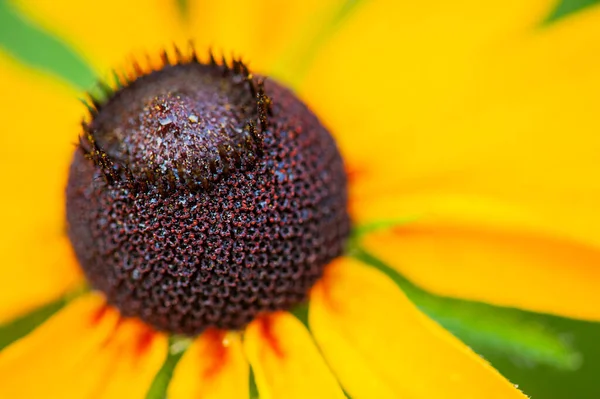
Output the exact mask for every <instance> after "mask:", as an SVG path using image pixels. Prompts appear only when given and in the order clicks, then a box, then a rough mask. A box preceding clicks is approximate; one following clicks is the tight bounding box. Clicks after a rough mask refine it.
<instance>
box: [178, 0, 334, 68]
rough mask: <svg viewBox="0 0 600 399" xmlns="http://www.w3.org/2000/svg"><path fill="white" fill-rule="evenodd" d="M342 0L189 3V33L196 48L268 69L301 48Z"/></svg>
mask: <svg viewBox="0 0 600 399" xmlns="http://www.w3.org/2000/svg"><path fill="white" fill-rule="evenodd" d="M343 3H344V2H343V1H342V0H327V1H319V0H309V1H301V2H300V1H298V2H296V1H286V2H283V1H277V0H259V1H221V2H219V1H203V0H190V1H189V15H190V24H191V29H190V32H192V34H193V39H194V43H196V44H197V47H198V48H199V49H202V48H209V47H210V48H212V49H213V50H214V52H215V53H216V54H218V55H220V54H221V52H223V53H224V54H225V55H226V57H228V58H229V56H230V55H231V54H234V55H235V56H236V57H237V56H241V57H242V58H243V60H245V61H247V62H249V64H250V66H251V67H252V69H253V70H256V71H257V72H261V73H269V74H271V73H272V72H273V68H274V67H275V65H276V64H277V63H278V62H284V61H286V60H283V59H282V58H281V57H290V58H293V55H294V53H296V52H300V51H302V50H306V49H305V48H304V47H303V45H304V44H306V42H307V41H310V39H311V38H313V37H314V36H315V35H317V34H318V32H319V30H320V29H322V25H323V24H324V23H327V21H328V20H329V19H330V18H332V16H333V15H335V13H336V12H337V11H338V9H339V7H340V6H341V5H342V4H343Z"/></svg>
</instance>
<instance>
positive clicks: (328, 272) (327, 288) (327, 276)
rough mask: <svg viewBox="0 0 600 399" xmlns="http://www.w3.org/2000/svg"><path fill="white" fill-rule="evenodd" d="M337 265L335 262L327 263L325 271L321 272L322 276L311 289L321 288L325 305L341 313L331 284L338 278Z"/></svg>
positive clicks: (341, 310) (341, 309)
mask: <svg viewBox="0 0 600 399" xmlns="http://www.w3.org/2000/svg"><path fill="white" fill-rule="evenodd" d="M338 267H339V266H337V265H336V264H335V263H334V264H330V265H328V266H327V267H326V268H325V271H324V272H323V277H321V280H320V281H319V282H317V285H315V287H314V288H313V289H320V290H322V292H323V298H324V299H325V302H326V303H327V305H329V308H330V309H331V311H332V312H334V313H343V308H342V307H341V306H340V304H339V303H338V301H337V300H336V298H335V297H334V296H333V295H332V294H333V292H332V291H333V285H334V284H335V283H336V281H335V280H336V279H337V278H338V276H337V274H338V273H339V271H338V269H337V268H338Z"/></svg>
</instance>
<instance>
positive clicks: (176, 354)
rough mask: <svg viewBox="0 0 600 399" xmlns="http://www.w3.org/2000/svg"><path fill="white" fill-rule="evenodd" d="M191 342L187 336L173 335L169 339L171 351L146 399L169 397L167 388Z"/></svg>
mask: <svg viewBox="0 0 600 399" xmlns="http://www.w3.org/2000/svg"><path fill="white" fill-rule="evenodd" d="M190 342H191V340H190V339H189V338H185V337H177V336H172V337H171V338H170V339H169V353H168V355H167V358H166V359H165V362H164V363H163V365H162V367H161V368H160V370H159V371H158V373H157V374H156V376H155V377H154V381H152V385H150V389H148V393H147V394H146V399H165V398H166V397H167V388H168V386H169V382H170V381H171V378H172V377H173V371H174V370H175V366H177V363H179V360H180V359H181V356H183V354H184V353H185V351H186V349H187V348H188V346H189V345H190Z"/></svg>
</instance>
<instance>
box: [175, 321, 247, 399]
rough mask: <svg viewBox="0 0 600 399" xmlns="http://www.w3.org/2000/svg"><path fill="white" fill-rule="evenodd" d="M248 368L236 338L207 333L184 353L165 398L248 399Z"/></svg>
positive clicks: (216, 331) (228, 333)
mask: <svg viewBox="0 0 600 399" xmlns="http://www.w3.org/2000/svg"><path fill="white" fill-rule="evenodd" d="M249 376H250V367H249V366H248V362H247V361H246V358H245V356H244V353H243V350H242V342H241V339H240V336H239V334H237V333H233V332H225V331H218V330H208V331H206V332H204V333H203V334H202V335H201V336H200V337H198V338H197V339H196V340H195V341H194V343H193V344H192V345H190V347H189V348H188V349H187V350H186V352H185V353H184V355H183V356H182V358H181V360H180V361H179V363H177V367H176V368H175V371H174V372H173V379H172V380H171V383H170V385H169V391H168V397H169V398H171V399H185V398H190V399H193V398H203V399H211V398H240V399H243V398H248V397H249V396H250V390H249V385H248V384H249V378H250V377H249Z"/></svg>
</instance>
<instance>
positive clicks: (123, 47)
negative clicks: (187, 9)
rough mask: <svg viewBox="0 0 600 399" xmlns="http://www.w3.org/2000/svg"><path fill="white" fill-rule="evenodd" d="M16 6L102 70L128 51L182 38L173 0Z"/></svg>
mask: <svg viewBox="0 0 600 399" xmlns="http://www.w3.org/2000/svg"><path fill="white" fill-rule="evenodd" d="M14 4H15V6H16V7H17V8H18V9H19V10H20V11H22V12H23V13H24V14H25V16H27V17H29V18H31V19H32V20H33V21H35V22H36V23H38V24H40V25H41V26H42V27H44V28H45V29H47V30H49V31H50V32H51V33H53V34H55V35H57V36H59V37H60V38H61V39H63V40H64V41H65V42H67V43H68V44H69V45H71V46H72V47H73V48H74V49H75V50H76V51H77V52H79V53H81V54H82V55H83V56H84V58H85V59H86V60H87V61H88V62H90V63H92V64H93V65H94V66H96V68H97V70H98V71H99V72H101V76H103V77H107V76H109V74H108V73H107V71H108V70H110V69H111V68H115V67H120V66H122V65H124V64H125V61H126V59H128V58H130V57H135V58H139V57H144V56H145V53H148V54H150V55H155V54H158V52H159V51H160V50H162V49H163V48H165V47H170V46H171V45H172V44H173V43H178V44H179V45H181V44H182V43H184V41H185V40H187V37H186V34H185V32H184V26H183V23H182V20H181V19H180V15H179V10H178V8H177V2H176V1H164V0H132V1H119V0H106V1H92V2H87V1H78V0H57V1H54V0H42V1H37V0H15V1H14Z"/></svg>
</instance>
